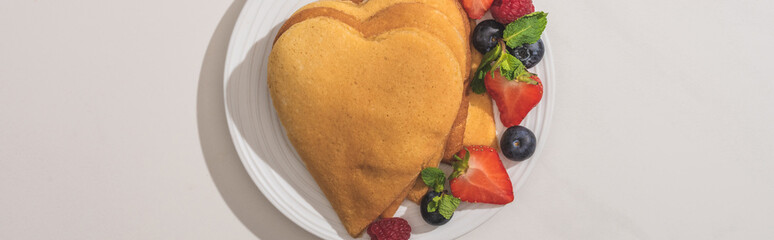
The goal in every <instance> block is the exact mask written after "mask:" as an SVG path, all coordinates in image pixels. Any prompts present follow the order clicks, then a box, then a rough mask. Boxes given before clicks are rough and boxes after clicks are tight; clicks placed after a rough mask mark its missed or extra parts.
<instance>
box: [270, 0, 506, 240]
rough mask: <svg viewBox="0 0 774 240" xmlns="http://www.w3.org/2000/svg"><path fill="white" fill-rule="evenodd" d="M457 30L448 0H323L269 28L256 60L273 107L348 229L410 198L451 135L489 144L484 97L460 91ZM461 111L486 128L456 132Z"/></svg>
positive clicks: (463, 21)
mask: <svg viewBox="0 0 774 240" xmlns="http://www.w3.org/2000/svg"><path fill="white" fill-rule="evenodd" d="M469 34H470V25H469V21H468V19H467V16H466V14H465V12H464V10H463V9H462V7H461V6H460V5H459V2H458V1H457V0H369V1H367V2H365V3H361V2H360V1H354V0H353V1H343V0H336V1H333V0H323V1H318V2H314V3H311V4H308V5H306V6H304V7H302V8H301V9H299V10H298V11H296V12H295V13H294V14H293V15H292V16H290V18H289V19H288V20H287V21H286V22H285V24H284V25H283V26H282V27H281V28H280V30H279V32H278V33H277V37H276V38H275V42H274V46H273V48H272V52H271V54H270V56H269V63H268V86H269V90H270V94H271V97H272V100H273V104H274V107H275V109H276V110H277V113H278V115H279V118H280V120H281V122H282V124H283V126H284V127H285V130H286V132H287V135H288V139H289V140H290V141H291V143H292V144H293V146H294V147H295V149H296V151H297V152H298V154H299V156H300V157H301V159H302V160H303V161H304V163H305V164H306V167H307V169H308V170H309V172H310V173H311V175H312V176H313V177H314V179H315V181H316V182H317V184H318V186H319V187H320V188H321V189H322V191H323V192H324V194H325V196H326V197H327V198H328V201H329V202H330V203H331V206H332V207H333V208H334V210H335V211H336V213H337V214H338V216H339V219H340V220H341V222H342V223H343V225H344V226H345V228H346V229H347V231H348V232H349V234H350V235H352V236H353V237H354V236H359V235H360V234H361V233H362V232H363V230H364V229H365V228H366V227H367V226H368V224H370V223H371V222H372V221H373V220H375V219H376V218H378V217H380V216H381V217H391V216H392V215H393V214H394V213H395V211H396V210H397V208H398V206H400V204H401V203H402V202H403V199H406V198H408V199H410V200H412V201H414V202H418V201H419V200H420V199H421V197H422V196H423V195H424V194H425V193H426V192H427V186H425V185H424V183H422V181H421V180H417V178H418V176H419V172H420V171H421V170H422V169H423V168H425V167H437V166H438V164H439V162H440V161H441V159H448V158H451V156H452V154H454V153H455V152H457V151H459V150H460V149H461V148H462V146H463V142H464V143H465V144H468V143H471V141H472V142H482V141H483V142H487V143H484V144H485V145H491V144H490V143H492V142H491V141H490V140H491V139H494V120H493V118H491V112H492V109H491V100H490V99H488V97H486V96H484V95H481V96H484V97H480V96H475V97H473V96H471V97H472V99H471V101H470V102H469V101H468V95H469V94H468V91H467V90H466V85H467V82H468V81H467V79H468V77H469V73H470V67H471V58H472V56H471V50H470V44H469ZM478 57H480V56H478ZM487 104H488V105H487ZM486 108H488V113H487V110H486ZM469 111H470V113H471V114H468V113H469ZM487 114H488V115H487ZM469 121H470V122H475V123H476V124H481V123H482V122H483V123H484V125H486V126H484V127H483V129H489V130H486V131H484V133H478V132H472V133H469V132H466V122H469ZM470 129H475V130H481V129H482V127H480V126H476V127H474V128H470ZM482 139H483V140H482ZM477 144H482V143H477Z"/></svg>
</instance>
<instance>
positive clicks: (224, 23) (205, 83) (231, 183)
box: [196, 0, 316, 239]
mask: <svg viewBox="0 0 774 240" xmlns="http://www.w3.org/2000/svg"><path fill="white" fill-rule="evenodd" d="M244 4H245V0H236V1H234V2H233V3H232V4H231V6H230V7H229V8H228V10H227V11H226V13H225V14H224V15H223V17H222V18H221V20H220V23H219V24H218V26H217V28H216V29H215V32H214V33H213V35H212V38H211V39H210V43H209V45H208V47H207V52H206V53H205V56H204V60H203V62H202V69H201V73H200V77H199V87H198V93H197V99H196V100H197V104H196V106H197V113H196V115H197V123H198V127H199V140H200V142H201V147H202V153H203V155H204V159H205V161H206V164H207V168H208V169H209V172H210V175H211V176H212V180H213V182H214V183H215V186H216V187H217V189H218V192H219V193H220V195H221V197H222V198H223V200H224V201H225V202H226V204H227V205H228V207H229V208H230V209H231V212H232V213H234V215H235V216H236V217H237V218H238V219H239V221H241V222H242V224H244V226H245V227H247V228H248V229H249V230H250V231H251V232H252V233H253V234H254V235H255V236H257V237H258V238H260V239H313V238H316V237H315V236H313V235H311V234H309V233H308V232H306V231H304V230H303V229H301V228H300V227H298V226H297V225H296V224H294V223H293V222H292V221H290V220H289V219H288V218H287V217H285V216H284V215H283V214H282V213H280V212H279V211H278V210H277V209H276V208H274V206H273V205H272V204H271V203H270V202H269V201H268V199H266V197H265V196H264V195H263V194H262V193H261V192H260V191H259V190H258V188H257V187H256V186H255V184H254V183H253V181H252V180H251V179H250V176H249V175H248V174H247V172H246V171H245V169H244V166H243V165H242V162H241V161H240V159H239V156H238V155H237V153H236V150H235V148H234V144H233V143H232V140H231V135H230V134H229V130H228V126H227V123H226V111H225V106H224V98H223V97H224V96H223V72H224V63H225V59H226V52H227V49H228V42H229V39H230V37H231V32H232V30H233V27H234V24H235V23H236V20H237V18H238V16H239V13H240V11H241V9H242V6H244Z"/></svg>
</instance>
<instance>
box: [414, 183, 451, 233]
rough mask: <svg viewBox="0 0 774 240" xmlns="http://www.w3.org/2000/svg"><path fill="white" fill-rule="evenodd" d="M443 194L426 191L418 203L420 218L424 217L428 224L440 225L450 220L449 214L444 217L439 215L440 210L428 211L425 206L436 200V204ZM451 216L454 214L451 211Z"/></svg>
mask: <svg viewBox="0 0 774 240" xmlns="http://www.w3.org/2000/svg"><path fill="white" fill-rule="evenodd" d="M443 195H444V194H443V193H440V192H436V191H433V190H430V191H428V192H427V194H425V196H424V197H422V202H421V203H420V205H419V210H420V212H421V213H422V219H424V220H425V222H427V223H428V224H430V225H436V226H440V225H444V224H446V223H447V222H449V220H451V216H449V218H446V217H444V216H443V215H441V212H440V211H438V210H437V209H432V210H434V211H432V212H430V211H428V208H427V206H428V205H431V203H433V202H436V205H437V202H439V201H440V200H441V199H442V198H443ZM436 199H437V200H436ZM431 207H432V206H431ZM452 216H454V213H453V212H452Z"/></svg>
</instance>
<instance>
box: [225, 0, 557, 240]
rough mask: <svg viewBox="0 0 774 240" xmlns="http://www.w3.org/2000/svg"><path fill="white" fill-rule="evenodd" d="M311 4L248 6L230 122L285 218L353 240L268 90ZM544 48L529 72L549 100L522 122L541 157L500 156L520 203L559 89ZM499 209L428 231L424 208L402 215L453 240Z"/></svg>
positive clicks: (465, 209)
mask: <svg viewBox="0 0 774 240" xmlns="http://www.w3.org/2000/svg"><path fill="white" fill-rule="evenodd" d="M312 1H314V0H259V1H255V0H251V1H248V2H247V3H246V4H245V6H244V8H243V9H242V13H241V14H240V16H239V20H238V21H237V22H236V25H235V26H234V32H233V34H232V36H231V42H230V44H229V48H228V57H227V58H226V68H225V70H226V71H225V78H224V79H225V81H224V85H225V86H224V91H225V104H226V118H227V119H228V126H229V130H230V132H231V137H232V138H233V140H234V145H235V146H236V150H237V152H238V153H239V156H240V158H241V159H242V163H244V165H245V168H246V169H247V172H248V173H249V174H250V176H251V177H252V179H253V181H254V182H255V184H256V185H257V186H258V188H259V189H260V190H261V191H262V192H263V194H264V195H266V198H268V199H269V201H271V203H272V204H274V206H275V207H276V208H277V209H279V211H280V212H282V213H283V214H285V216H287V217H288V218H290V220H292V221H293V222H295V223H296V224H298V225H299V226H301V227H302V228H304V229H306V230H307V231H309V232H310V233H313V234H315V235H317V236H319V237H321V238H324V239H349V238H350V237H349V235H348V234H347V232H346V231H345V230H344V227H343V226H342V224H341V222H340V221H339V219H338V217H337V216H336V213H335V212H334V211H333V208H331V206H330V204H329V203H328V201H327V200H326V199H325V196H324V195H323V193H322V191H321V190H320V189H319V187H318V186H317V184H316V183H315V181H314V180H313V179H312V176H311V175H309V173H308V172H307V171H306V169H305V168H304V165H303V163H302V162H301V160H300V159H299V157H298V155H297V154H296V152H295V150H294V149H293V147H292V146H291V145H290V143H289V141H288V140H287V137H286V136H285V132H284V129H283V128H282V126H281V125H280V122H279V119H278V118H277V114H276V112H275V111H274V108H273V107H272V104H271V99H270V97H269V93H268V89H267V86H266V59H267V58H268V56H269V52H270V50H271V44H272V41H273V39H274V36H275V35H276V32H277V30H278V28H279V27H280V26H281V25H282V23H283V22H284V21H285V20H286V19H287V18H288V17H289V16H290V15H291V14H292V13H293V12H294V11H295V10H296V9H298V8H300V7H301V6H303V5H305V4H307V3H309V2H312ZM543 41H544V43H545V46H546V54H545V56H544V58H543V61H542V62H541V63H540V64H539V65H538V66H536V67H535V68H533V69H531V72H533V73H537V74H538V75H539V76H540V77H541V79H542V81H543V85H544V95H543V100H542V101H541V102H540V104H538V105H537V107H536V108H535V109H534V110H533V111H532V112H531V113H530V114H529V115H528V116H527V118H526V119H525V120H524V122H522V125H524V126H526V127H528V128H529V129H531V130H532V131H533V132H534V133H535V135H536V136H537V138H538V146H537V150H536V152H535V155H534V156H533V157H532V158H531V159H529V160H527V161H524V162H521V163H517V162H513V161H510V160H507V159H505V158H504V157H502V156H501V158H502V159H503V161H504V163H505V167H506V168H507V169H508V173H509V174H510V176H511V180H512V182H513V184H514V188H515V192H516V194H517V196H518V190H519V187H520V186H521V185H523V184H524V182H525V180H526V179H527V176H528V175H529V172H530V169H532V166H534V164H535V161H537V160H538V159H539V156H540V151H541V149H542V147H543V144H544V143H545V140H546V136H547V130H548V125H549V122H550V121H551V112H552V109H553V101H554V95H555V93H554V85H555V84H554V83H555V82H554V78H553V62H552V59H551V51H550V49H551V48H550V47H549V46H550V44H549V42H548V39H547V37H546V36H543ZM495 112H497V111H495ZM495 119H498V123H497V124H498V136H499V133H501V132H502V130H504V128H503V126H502V124H500V123H499V117H497V116H495ZM517 199H518V197H517ZM500 209H502V206H499V205H488V204H471V203H462V204H461V205H460V207H459V209H458V210H457V212H456V213H455V214H454V218H453V219H452V220H451V221H450V222H449V223H447V224H446V225H443V226H440V227H435V226H431V225H428V224H426V223H425V222H424V221H423V220H422V218H421V216H420V214H419V207H418V206H417V205H416V204H414V203H411V202H408V201H406V202H404V203H403V206H401V207H400V209H399V210H398V213H397V214H396V215H397V216H400V217H403V218H405V219H406V220H408V222H409V224H410V225H411V227H412V239H452V238H456V237H459V236H461V235H463V234H465V233H467V232H469V231H471V230H473V229H474V228H476V227H478V226H479V225H481V224H482V223H484V222H485V221H486V220H487V219H489V218H491V217H492V216H493V215H494V214H495V213H497V212H498V211H499V210H500ZM364 237H367V234H364Z"/></svg>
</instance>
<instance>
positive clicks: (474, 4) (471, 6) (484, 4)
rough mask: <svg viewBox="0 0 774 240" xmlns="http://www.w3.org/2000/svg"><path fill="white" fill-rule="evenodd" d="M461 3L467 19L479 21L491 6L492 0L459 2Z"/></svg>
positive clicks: (464, 0) (463, 0)
mask: <svg viewBox="0 0 774 240" xmlns="http://www.w3.org/2000/svg"><path fill="white" fill-rule="evenodd" d="M460 1H461V2H462V8H464V9H465V11H466V12H468V17H469V18H471V19H479V18H481V17H483V16H484V14H485V13H486V11H487V10H489V7H491V6H492V2H493V1H494V0H460Z"/></svg>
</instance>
